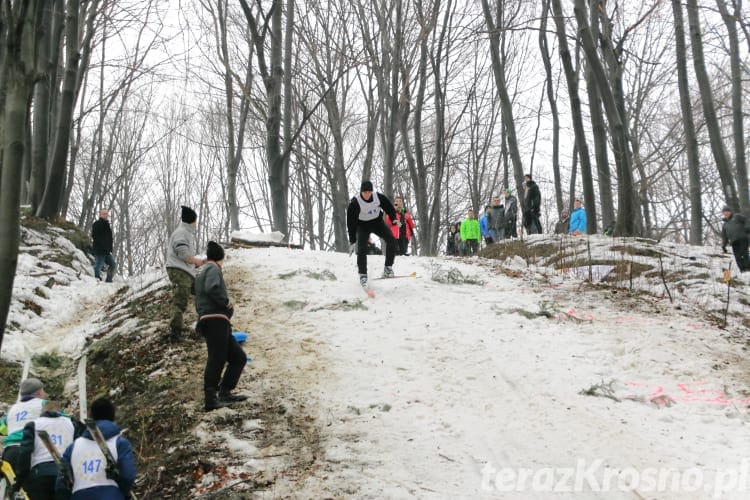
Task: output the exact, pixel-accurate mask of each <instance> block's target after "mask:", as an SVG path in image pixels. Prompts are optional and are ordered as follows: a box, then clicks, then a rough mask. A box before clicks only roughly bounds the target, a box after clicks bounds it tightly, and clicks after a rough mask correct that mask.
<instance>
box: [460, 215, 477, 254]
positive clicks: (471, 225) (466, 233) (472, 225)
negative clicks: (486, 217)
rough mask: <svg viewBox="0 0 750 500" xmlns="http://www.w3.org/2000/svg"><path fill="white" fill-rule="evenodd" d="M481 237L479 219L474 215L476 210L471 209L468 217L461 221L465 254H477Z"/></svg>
mask: <svg viewBox="0 0 750 500" xmlns="http://www.w3.org/2000/svg"><path fill="white" fill-rule="evenodd" d="M481 238H482V231H481V229H480V228H479V221H478V220H477V219H476V218H475V217H474V210H472V209H469V211H468V212H467V214H466V218H465V219H464V220H462V221H461V243H463V247H464V255H476V253H477V252H478V251H479V240H480V239H481Z"/></svg>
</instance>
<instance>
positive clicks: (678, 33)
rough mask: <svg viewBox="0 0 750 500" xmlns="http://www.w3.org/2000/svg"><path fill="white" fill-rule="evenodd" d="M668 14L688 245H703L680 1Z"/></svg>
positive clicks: (696, 148) (691, 109)
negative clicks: (682, 155) (679, 112)
mask: <svg viewBox="0 0 750 500" xmlns="http://www.w3.org/2000/svg"><path fill="white" fill-rule="evenodd" d="M672 14H673V16H674V31H675V57H676V61H677V86H678V88H679V90H680V108H681V109H682V125H683V128H684V131H685V150H686V153H687V162H688V172H689V174H688V175H689V186H690V187H689V193H690V195H689V198H690V244H691V245H702V244H703V224H702V216H703V205H702V203H703V202H702V200H701V178H700V154H699V152H698V139H697V138H696V134H695V122H694V121H693V107H692V102H691V99H690V86H689V85H688V70H687V49H686V47H685V28H684V25H685V22H684V20H683V18H682V3H681V0H672Z"/></svg>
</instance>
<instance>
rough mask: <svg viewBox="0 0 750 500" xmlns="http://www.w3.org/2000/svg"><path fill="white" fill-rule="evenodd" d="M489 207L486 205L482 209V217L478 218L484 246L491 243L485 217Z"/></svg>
mask: <svg viewBox="0 0 750 500" xmlns="http://www.w3.org/2000/svg"><path fill="white" fill-rule="evenodd" d="M490 209H492V207H491V206H489V205H487V206H486V207H484V215H482V216H481V217H480V218H479V231H480V232H481V233H482V238H484V242H485V243H486V244H488V245H489V244H490V243H492V236H491V235H490V229H489V227H487V217H488V216H489V214H490Z"/></svg>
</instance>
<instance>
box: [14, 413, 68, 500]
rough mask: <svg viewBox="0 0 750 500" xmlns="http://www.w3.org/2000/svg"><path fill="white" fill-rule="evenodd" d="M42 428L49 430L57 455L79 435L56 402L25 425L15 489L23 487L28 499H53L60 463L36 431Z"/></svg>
mask: <svg viewBox="0 0 750 500" xmlns="http://www.w3.org/2000/svg"><path fill="white" fill-rule="evenodd" d="M39 431H44V432H46V433H47V435H48V436H49V438H50V441H51V444H52V445H53V446H54V447H55V449H56V450H57V453H58V455H62V454H63V452H64V451H65V450H66V448H67V447H68V446H69V445H70V444H71V443H72V442H73V439H74V438H75V437H76V427H75V425H74V424H73V422H72V420H71V419H70V417H69V416H68V415H65V414H63V413H62V412H60V411H56V410H55V409H54V403H49V402H48V403H47V404H46V405H45V408H44V412H42V414H41V415H40V416H39V417H38V418H37V419H36V420H34V421H32V422H29V423H28V424H26V426H25V427H24V428H23V438H22V439H21V444H20V445H19V459H18V465H17V469H16V485H15V489H16V491H18V490H19V489H20V488H23V489H24V490H25V491H26V495H28V497H29V500H54V498H55V481H56V480H57V474H58V473H59V472H60V467H58V465H57V463H56V462H55V460H54V458H53V457H52V454H51V453H50V452H49V450H48V449H47V447H46V446H45V445H44V443H43V442H42V439H41V438H40V437H39V436H38V435H37V433H38V432H39Z"/></svg>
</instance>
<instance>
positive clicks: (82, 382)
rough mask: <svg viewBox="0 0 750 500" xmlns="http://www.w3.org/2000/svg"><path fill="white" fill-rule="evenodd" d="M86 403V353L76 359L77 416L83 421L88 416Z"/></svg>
mask: <svg viewBox="0 0 750 500" xmlns="http://www.w3.org/2000/svg"><path fill="white" fill-rule="evenodd" d="M87 406H88V403H87V401H86V355H85V354H84V355H83V356H81V359H80V360H79V361H78V408H79V415H78V418H80V419H81V422H85V421H86V419H87V418H88V409H87Z"/></svg>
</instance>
